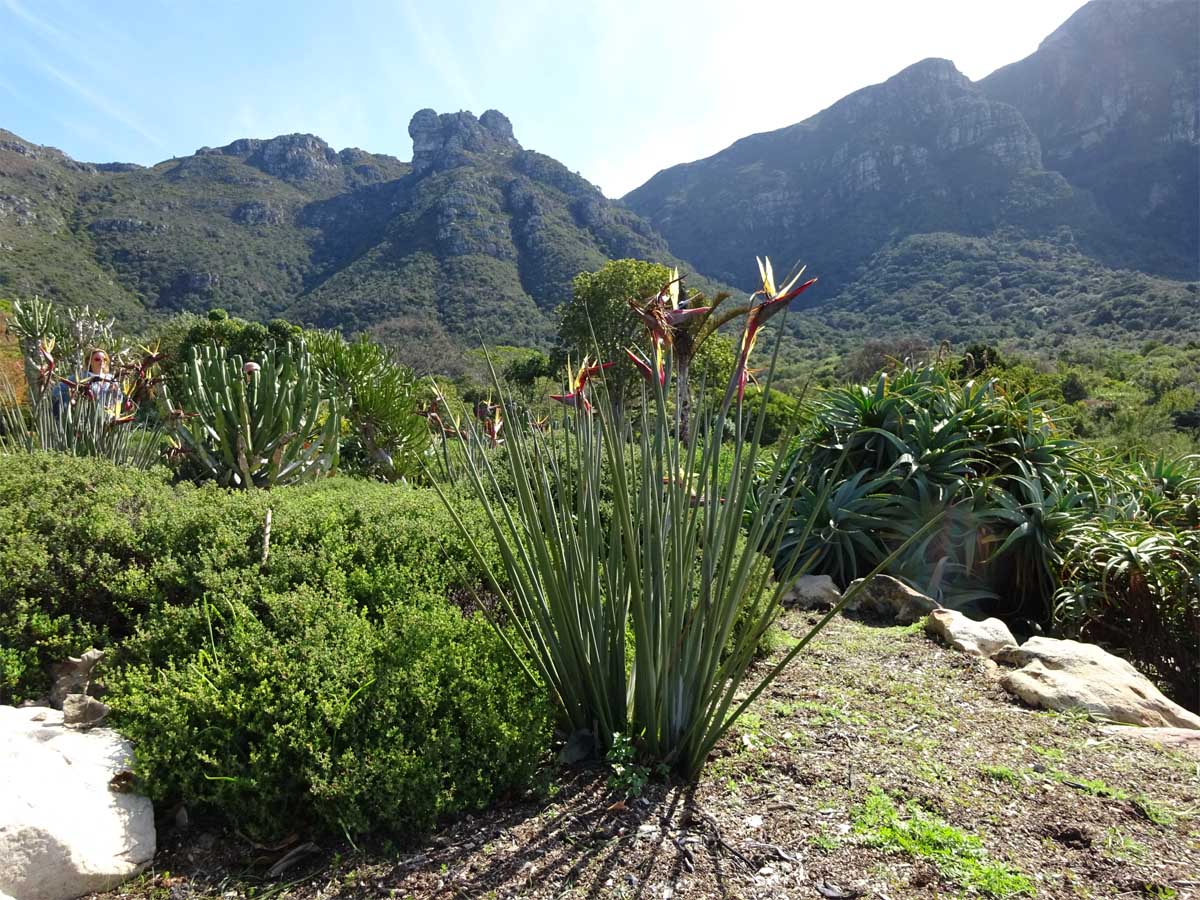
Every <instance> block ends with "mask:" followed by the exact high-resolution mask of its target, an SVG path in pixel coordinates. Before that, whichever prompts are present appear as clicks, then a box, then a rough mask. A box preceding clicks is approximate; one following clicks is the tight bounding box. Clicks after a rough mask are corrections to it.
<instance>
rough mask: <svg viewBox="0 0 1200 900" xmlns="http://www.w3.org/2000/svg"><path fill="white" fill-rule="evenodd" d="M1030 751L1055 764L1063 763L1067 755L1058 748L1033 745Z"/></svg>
mask: <svg viewBox="0 0 1200 900" xmlns="http://www.w3.org/2000/svg"><path fill="white" fill-rule="evenodd" d="M1029 749H1030V750H1032V751H1033V752H1034V753H1036V754H1037V755H1038V756H1040V757H1042V758H1043V759H1049V760H1052V761H1054V762H1062V761H1063V759H1064V758H1065V757H1066V754H1065V753H1063V752H1062V751H1061V750H1059V749H1058V748H1057V747H1039V746H1038V745H1037V744H1033V745H1031V746H1030V748H1029Z"/></svg>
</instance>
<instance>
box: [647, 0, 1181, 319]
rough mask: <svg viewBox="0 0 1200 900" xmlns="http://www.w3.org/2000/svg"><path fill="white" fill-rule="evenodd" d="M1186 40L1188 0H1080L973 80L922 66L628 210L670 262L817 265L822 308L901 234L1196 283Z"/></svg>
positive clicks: (659, 179) (677, 171) (681, 178)
mask: <svg viewBox="0 0 1200 900" xmlns="http://www.w3.org/2000/svg"><path fill="white" fill-rule="evenodd" d="M1198 34H1200V4H1197V3H1196V2H1195V0H1093V2H1091V3H1089V4H1087V5H1086V6H1084V7H1083V8H1082V9H1080V10H1079V11H1078V12H1077V13H1076V14H1075V15H1074V16H1072V17H1071V18H1070V19H1069V20H1068V21H1067V22H1066V23H1064V24H1063V25H1062V27H1060V28H1059V29H1058V30H1057V31H1055V32H1054V33H1053V34H1052V35H1050V36H1049V37H1048V38H1046V40H1045V41H1044V42H1043V43H1042V45H1041V47H1040V48H1039V49H1038V51H1037V52H1036V53H1034V54H1033V55H1032V56H1030V57H1029V58H1027V59H1025V60H1022V61H1020V62H1017V63H1014V64H1012V65H1010V66H1006V67H1005V68H1003V69H1001V70H999V71H998V72H995V73H994V74H992V75H990V76H989V77H988V78H986V79H984V80H983V81H981V82H979V83H978V84H972V83H971V82H970V81H969V80H968V79H967V78H966V77H965V76H963V75H962V74H961V73H959V72H958V71H957V70H956V69H955V68H954V66H953V65H952V64H951V63H950V62H948V61H946V60H937V59H928V60H924V61H923V62H920V63H917V64H916V65H914V66H910V67H909V68H907V69H905V70H904V71H902V72H900V73H899V74H897V75H896V76H895V77H893V78H891V79H889V80H888V81H886V82H885V83H883V84H880V85H875V86H873V87H869V88H864V89H863V90H861V91H858V92H856V93H854V94H851V95H850V96H848V97H846V98H844V99H842V100H840V101H839V102H837V103H835V104H834V105H833V106H831V107H830V108H829V109H827V110H825V111H823V112H821V113H819V114H818V115H816V116H813V117H812V118H810V119H807V120H806V121H804V122H801V123H799V124H797V125H793V126H791V127H789V128H784V129H781V130H779V131H774V132H770V133H767V134H760V135H754V136H752V137H748V138H745V139H743V140H741V141H738V142H737V143H735V144H733V145H732V146H731V147H729V148H727V149H726V150H723V151H721V152H720V153H718V154H716V155H715V156H712V157H709V158H708V159H705V160H700V161H699V162H694V163H688V164H685V165H681V166H675V167H673V168H671V169H667V170H665V171H664V172H660V173H659V174H657V175H656V176H654V178H652V179H650V181H648V182H647V183H646V184H644V185H642V186H641V187H639V188H637V189H636V190H634V191H632V192H631V193H630V194H629V195H628V196H627V197H625V202H626V203H627V204H628V206H629V207H630V208H631V209H633V210H634V211H635V212H637V213H639V214H640V215H642V216H645V217H646V218H648V219H649V220H650V222H651V224H653V225H654V226H655V227H656V228H657V229H658V230H659V231H661V232H662V233H663V235H664V236H665V237H666V238H667V240H668V243H669V245H670V247H671V249H672V251H673V252H675V253H677V254H679V255H680V256H682V257H684V258H685V259H687V260H689V261H691V262H693V264H694V265H695V266H697V267H698V268H699V269H700V270H701V271H703V272H705V273H706V274H709V275H711V276H712V277H715V278H724V279H726V280H731V281H734V283H737V284H741V285H743V286H746V287H749V286H750V284H749V282H748V280H747V276H746V275H745V266H744V263H743V262H742V261H743V260H744V259H746V258H747V254H751V253H753V252H754V251H755V249H756V248H757V250H758V251H759V252H761V251H763V250H766V251H768V252H771V253H772V254H773V255H775V256H776V257H777V258H782V259H786V260H788V261H789V262H791V261H793V260H795V259H797V258H799V257H803V259H804V260H806V261H807V260H820V261H821V267H822V271H823V272H824V273H825V274H826V275H827V277H826V278H825V279H824V281H825V288H826V290H825V292H824V296H830V291H834V292H836V290H837V289H838V287H839V286H840V285H842V284H844V283H846V282H847V280H848V279H850V278H852V277H855V276H856V275H857V274H859V267H860V266H861V265H862V264H863V263H864V262H865V261H866V260H868V259H869V258H870V257H871V255H872V254H874V253H875V252H877V251H879V250H880V249H882V248H884V247H885V246H890V245H892V244H894V242H895V241H897V240H902V239H903V238H904V237H906V236H908V235H913V234H921V233H926V232H934V231H937V232H954V233H959V234H964V235H969V236H982V235H986V234H991V233H993V232H995V231H996V230H997V229H1010V230H1011V229H1016V230H1017V231H1018V232H1020V233H1021V234H1023V235H1026V236H1029V237H1034V238H1039V239H1040V238H1045V237H1048V236H1051V235H1058V236H1060V237H1061V236H1062V235H1064V234H1065V235H1069V237H1068V238H1067V239H1068V241H1069V242H1070V243H1071V245H1072V246H1078V247H1079V248H1082V249H1083V250H1085V251H1086V252H1088V253H1090V254H1091V255H1093V256H1095V257H1096V258H1099V259H1104V260H1106V261H1107V262H1108V263H1109V264H1110V265H1111V264H1114V263H1115V264H1117V265H1120V266H1123V267H1128V268H1133V269H1140V270H1143V271H1146V272H1150V273H1153V274H1157V275H1164V276H1167V277H1171V278H1188V279H1194V278H1196V277H1197V276H1198V275H1200V254H1198V253H1197V248H1198V246H1200V233H1198V230H1197V229H1198V228H1200V199H1198V198H1200V182H1198V180H1197V179H1198V177H1200V176H1198V173H1200V153H1198V151H1197V147H1198V143H1197V134H1198V132H1200V113H1198V111H1197V106H1198V100H1200V90H1198V85H1200V42H1198V40H1197V35H1198ZM1064 228H1065V229H1066V230H1065V231H1064V230H1063V229H1064ZM831 260H832V261H833V265H832V267H831V266H830V265H829V263H830V261H831ZM735 266H736V267H735ZM830 269H832V271H829V270H830Z"/></svg>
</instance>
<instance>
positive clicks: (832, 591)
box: [783, 575, 842, 609]
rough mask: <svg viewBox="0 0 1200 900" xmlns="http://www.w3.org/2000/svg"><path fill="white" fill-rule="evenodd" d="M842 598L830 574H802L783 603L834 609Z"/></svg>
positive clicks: (785, 604) (794, 605)
mask: <svg viewBox="0 0 1200 900" xmlns="http://www.w3.org/2000/svg"><path fill="white" fill-rule="evenodd" d="M841 599H842V592H841V591H839V590H838V587H837V585H836V584H834V583H833V579H832V578H830V577H829V576H828V575H801V576H800V577H799V578H797V579H796V583H795V584H794V585H792V587H791V588H790V589H789V590H788V592H787V593H786V594H784V595H783V605H784V606H790V607H793V608H795V609H832V608H833V607H834V606H836V605H837V603H838V601H840V600H841Z"/></svg>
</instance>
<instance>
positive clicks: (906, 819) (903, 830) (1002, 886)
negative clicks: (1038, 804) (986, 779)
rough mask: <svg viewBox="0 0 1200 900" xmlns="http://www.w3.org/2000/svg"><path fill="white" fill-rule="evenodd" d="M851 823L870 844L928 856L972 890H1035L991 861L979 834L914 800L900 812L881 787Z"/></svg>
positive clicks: (999, 893)
mask: <svg viewBox="0 0 1200 900" xmlns="http://www.w3.org/2000/svg"><path fill="white" fill-rule="evenodd" d="M852 827H853V829H854V832H855V833H856V834H858V835H860V836H861V838H862V840H863V842H864V843H865V844H866V845H867V846H871V847H878V848H880V849H883V850H887V851H890V852H892V853H907V854H909V855H910V856H914V857H917V858H920V859H927V860H929V861H930V862H932V863H933V864H934V865H935V866H936V867H937V869H938V871H940V872H941V873H942V874H943V875H944V876H946V877H947V878H950V879H953V880H954V881H957V882H958V883H959V884H961V885H962V886H963V887H965V888H967V889H968V890H977V891H980V892H982V893H985V894H989V895H991V896H993V897H1000V898H1004V897H1015V896H1018V895H1021V894H1028V895H1032V894H1033V882H1032V881H1030V880H1029V878H1027V877H1026V876H1025V875H1023V874H1021V873H1020V872H1019V871H1017V870H1015V869H1012V868H1010V867H1009V866H1007V865H1005V864H1004V863H1001V862H997V861H995V860H993V859H990V858H989V857H988V855H987V852H986V851H985V850H984V848H983V844H982V842H981V841H980V840H979V838H978V837H976V836H974V835H971V834H967V833H966V832H964V831H962V830H961V829H958V828H955V827H954V826H953V825H951V824H950V823H949V822H947V821H945V820H944V819H942V818H940V817H939V816H937V815H935V814H933V813H930V812H927V811H925V810H923V809H921V807H919V806H917V804H915V803H911V802H910V803H909V804H908V805H907V806H906V807H905V808H904V810H903V811H901V810H899V809H897V807H896V804H895V802H893V800H892V798H891V797H889V796H888V795H887V794H885V793H884V792H883V791H881V790H879V789H878V788H875V789H873V790H872V791H871V793H870V795H868V797H867V799H866V801H865V802H864V803H863V804H862V805H861V806H859V807H858V808H857V809H856V810H855V812H854V815H853V819H852Z"/></svg>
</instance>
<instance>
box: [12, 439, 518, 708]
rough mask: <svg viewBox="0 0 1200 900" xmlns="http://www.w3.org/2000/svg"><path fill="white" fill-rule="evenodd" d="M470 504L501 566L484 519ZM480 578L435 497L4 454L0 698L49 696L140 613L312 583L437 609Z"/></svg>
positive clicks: (130, 627)
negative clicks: (258, 483) (199, 481)
mask: <svg viewBox="0 0 1200 900" xmlns="http://www.w3.org/2000/svg"><path fill="white" fill-rule="evenodd" d="M268 509H270V510H271V512H272V527H271V538H270V546H269V554H268V557H267V563H266V565H263V564H262V557H263V536H264V525H265V520H266V514H267V510H268ZM463 509H465V510H467V521H468V522H469V523H470V522H474V523H475V524H474V525H469V527H473V528H475V531H476V535H477V541H478V542H479V546H480V548H481V549H482V551H483V552H484V554H485V556H487V557H488V558H490V559H493V560H494V559H495V553H496V550H495V545H494V543H493V542H492V541H491V540H490V537H488V536H487V535H486V534H485V529H486V524H485V523H484V522H483V520H482V518H481V516H482V512H481V511H480V510H479V509H478V507H476V506H473V505H472V504H469V503H467V504H464V505H463ZM480 526H482V527H480ZM478 583H479V576H478V569H477V568H476V566H475V563H474V561H473V557H472V555H471V552H470V549H469V547H468V545H467V542H466V541H465V540H464V539H463V538H462V537H461V536H460V534H459V532H458V530H457V528H456V527H455V525H454V522H453V520H452V519H451V518H450V516H449V515H448V514H447V513H446V511H445V508H444V506H443V505H442V504H441V502H440V501H439V500H438V498H437V495H436V494H434V493H433V492H432V491H429V490H427V489H421V488H414V487H408V486H398V487H389V486H386V485H381V484H373V483H369V482H361V481H353V480H350V479H345V478H333V479H326V480H323V481H320V482H317V483H314V484H310V485H304V486H298V487H291V488H286V489H277V490H275V491H272V492H270V493H266V492H258V491H251V492H242V491H229V490H225V489H222V488H219V487H217V486H216V485H206V486H204V487H200V488H197V487H195V486H192V485H190V484H180V485H175V486H172V485H170V484H168V482H167V473H166V472H165V470H162V469H159V470H154V471H151V472H139V471H132V470H128V469H123V468H120V467H117V466H114V465H111V464H108V463H104V462H101V461H98V460H91V459H73V458H67V457H62V456H59V455H55V454H32V455H28V456H22V457H20V458H16V457H4V456H0V596H2V597H3V598H4V601H5V602H4V603H3V604H0V702H5V703H11V702H14V701H17V702H19V701H20V700H23V699H26V698H29V697H34V696H37V695H38V694H39V693H41V692H42V691H44V690H46V689H47V688H48V686H49V678H48V676H47V674H46V668H47V666H48V664H49V663H52V662H55V661H58V660H61V659H62V658H63V657H64V656H66V655H68V654H75V653H78V652H79V651H81V650H84V649H86V648H87V647H88V646H89V645H92V644H94V645H96V646H99V647H110V646H115V645H118V644H119V643H120V642H121V641H122V640H123V639H124V638H126V637H128V636H129V635H130V634H132V633H133V631H134V629H135V628H136V627H137V624H138V623H139V622H140V621H141V620H142V619H143V618H145V617H147V616H151V615H160V614H161V613H162V610H163V608H164V607H169V606H191V605H193V604H196V603H198V602H200V600H201V599H202V598H203V597H204V596H205V595H206V594H209V593H212V592H222V591H224V592H229V591H245V590H250V589H253V590H255V591H262V592H270V591H276V592H286V591H289V590H294V589H299V588H301V587H306V586H307V587H309V588H313V589H319V590H326V591H330V592H334V593H339V594H345V595H346V596H347V597H349V598H350V599H351V600H353V601H354V602H355V603H356V604H358V605H359V606H361V607H364V608H367V609H370V610H378V609H381V608H382V607H384V606H386V605H387V604H389V603H391V602H392V601H400V602H404V603H406V604H409V605H419V606H431V605H438V604H442V603H444V602H445V600H444V598H445V597H446V596H448V595H453V594H455V593H458V592H461V591H462V590H463V589H465V588H470V587H474V586H475V585H476V584H478ZM239 596H242V595H239Z"/></svg>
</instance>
